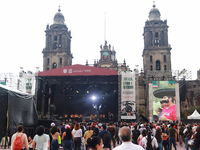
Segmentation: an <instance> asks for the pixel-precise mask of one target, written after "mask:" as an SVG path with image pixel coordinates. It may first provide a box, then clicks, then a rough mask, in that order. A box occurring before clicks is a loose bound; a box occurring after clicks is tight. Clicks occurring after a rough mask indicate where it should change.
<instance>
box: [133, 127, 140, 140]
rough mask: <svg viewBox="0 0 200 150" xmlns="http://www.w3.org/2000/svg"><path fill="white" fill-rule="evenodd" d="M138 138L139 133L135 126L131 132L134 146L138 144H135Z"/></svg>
mask: <svg viewBox="0 0 200 150" xmlns="http://www.w3.org/2000/svg"><path fill="white" fill-rule="evenodd" d="M139 136H140V131H139V130H138V129H137V125H134V130H132V139H133V143H134V144H139V143H138V142H137V139H138V137H139Z"/></svg>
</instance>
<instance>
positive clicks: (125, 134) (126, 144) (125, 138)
mask: <svg viewBox="0 0 200 150" xmlns="http://www.w3.org/2000/svg"><path fill="white" fill-rule="evenodd" d="M119 138H120V140H122V144H121V145H120V146H117V147H115V148H114V149H113V150H144V149H143V148H142V147H141V146H140V145H136V144H133V143H132V142H131V129H130V128H129V127H126V126H124V127H122V128H120V129H119Z"/></svg>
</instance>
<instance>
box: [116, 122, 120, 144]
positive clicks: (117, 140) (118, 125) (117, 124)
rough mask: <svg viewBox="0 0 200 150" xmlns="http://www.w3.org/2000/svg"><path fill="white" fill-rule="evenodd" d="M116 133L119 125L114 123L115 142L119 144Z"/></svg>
mask: <svg viewBox="0 0 200 150" xmlns="http://www.w3.org/2000/svg"><path fill="white" fill-rule="evenodd" d="M118 133H119V125H118V124H116V125H115V141H116V142H117V144H119V136H118Z"/></svg>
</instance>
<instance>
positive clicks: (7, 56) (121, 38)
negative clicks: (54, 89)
mask: <svg viewBox="0 0 200 150" xmlns="http://www.w3.org/2000/svg"><path fill="white" fill-rule="evenodd" d="M155 4H156V8H158V9H159V11H160V13H161V19H162V20H165V19H167V24H168V26H169V29H168V37H169V44H171V47H172V50H171V59H172V62H171V63H172V70H182V69H183V68H185V69H187V70H192V74H193V79H196V78H197V70H199V69H200V63H199V59H198V58H199V56H200V55H199V54H200V53H199V51H200V50H199V43H200V36H199V35H200V24H199V15H200V9H199V1H198V0H190V1H186V0H155ZM59 5H60V6H61V7H60V9H61V13H62V14H63V15H64V17H65V24H66V25H67V27H68V29H69V30H71V35H72V40H71V52H72V53H73V56H74V59H73V61H72V63H73V64H82V65H85V63H86V60H88V63H89V64H93V63H94V60H95V59H100V45H101V44H102V45H104V41H105V39H106V40H107V42H108V44H111V46H112V47H113V46H114V49H115V51H116V57H117V60H118V63H123V61H124V59H125V60H126V63H127V65H129V67H130V68H131V70H133V69H134V68H135V65H139V68H140V69H141V68H143V59H142V52H143V48H144V41H143V36H142V34H143V27H144V25H145V21H146V20H147V19H148V15H149V11H150V10H151V8H152V6H153V0H152V1H151V0H137V1H136V0H34V1H33V0H5V1H3V0H2V1H0V18H1V24H0V41H1V42H0V43H1V47H0V56H1V57H0V73H5V72H11V73H14V74H18V72H19V71H20V68H19V67H24V70H25V71H27V70H31V71H33V72H34V71H35V70H36V69H35V67H40V71H42V69H43V54H42V50H43V48H44V47H45V32H44V31H45V29H46V25H47V24H48V23H49V25H51V24H53V17H54V15H55V13H56V12H58V6H59ZM105 12H106V17H105ZM105 20H106V32H105ZM105 33H106V34H105ZM105 37H106V38H105Z"/></svg>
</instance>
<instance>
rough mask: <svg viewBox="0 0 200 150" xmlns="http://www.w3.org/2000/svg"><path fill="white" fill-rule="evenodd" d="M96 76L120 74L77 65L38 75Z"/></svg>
mask: <svg viewBox="0 0 200 150" xmlns="http://www.w3.org/2000/svg"><path fill="white" fill-rule="evenodd" d="M95 75H118V72H117V71H115V70H109V69H103V68H97V67H91V66H85V65H79V64H76V65H71V66H65V67H62V68H56V69H51V70H47V71H43V72H39V73H38V76H95Z"/></svg>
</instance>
